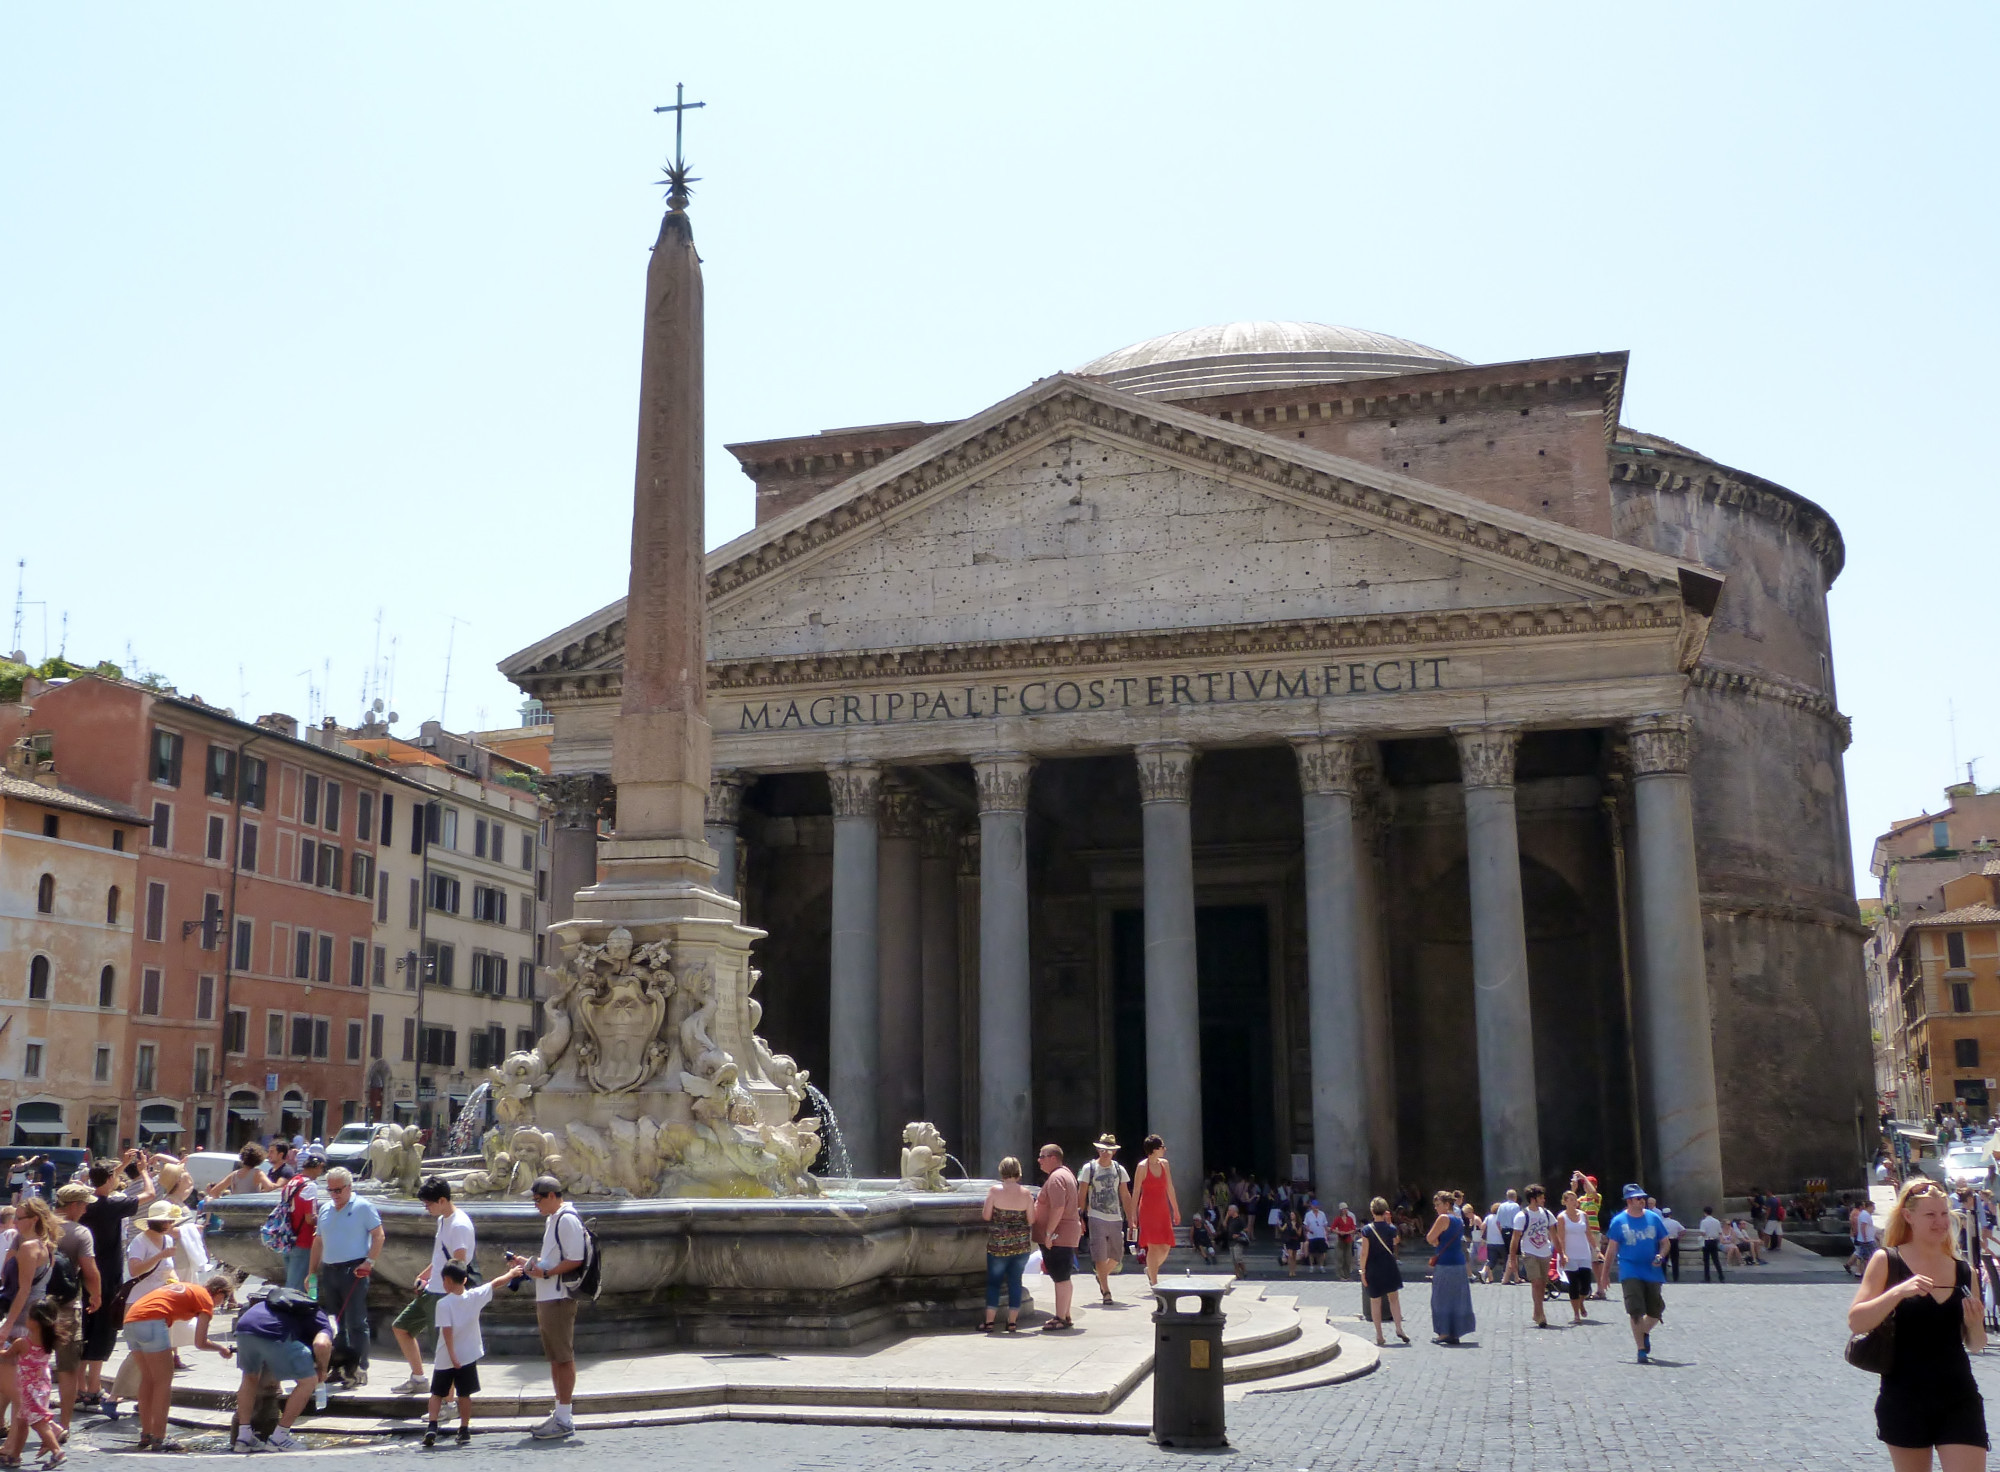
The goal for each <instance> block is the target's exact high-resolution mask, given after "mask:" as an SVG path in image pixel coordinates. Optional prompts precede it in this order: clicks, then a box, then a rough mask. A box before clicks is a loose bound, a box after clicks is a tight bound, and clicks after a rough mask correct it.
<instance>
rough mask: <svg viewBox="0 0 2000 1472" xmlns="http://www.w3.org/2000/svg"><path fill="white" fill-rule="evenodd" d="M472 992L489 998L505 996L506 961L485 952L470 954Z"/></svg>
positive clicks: (501, 957)
mask: <svg viewBox="0 0 2000 1472" xmlns="http://www.w3.org/2000/svg"><path fill="white" fill-rule="evenodd" d="M471 985H472V990H474V991H475V992H479V993H480V994H481V995H484V996H489V997H504V996H506V995H507V960H506V958H505V957H504V956H495V955H491V954H489V953H488V952H486V951H474V952H473V953H472V983H471Z"/></svg>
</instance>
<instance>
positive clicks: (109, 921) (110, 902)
mask: <svg viewBox="0 0 2000 1472" xmlns="http://www.w3.org/2000/svg"><path fill="white" fill-rule="evenodd" d="M104 923H105V924H106V925H116V924H117V923H118V886H117V885H115V884H114V885H112V886H111V888H110V889H108V890H106V891H105V892H104Z"/></svg>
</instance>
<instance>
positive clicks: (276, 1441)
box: [264, 1426, 306, 1452]
mask: <svg viewBox="0 0 2000 1472" xmlns="http://www.w3.org/2000/svg"><path fill="white" fill-rule="evenodd" d="M264 1445H265V1446H267V1447H269V1448H270V1449H271V1450H272V1451H274V1452H302V1451H305V1450H306V1444H305V1443H304V1442H303V1441H300V1440H299V1439H298V1438H297V1437H296V1436H294V1435H292V1433H291V1431H290V1429H289V1428H287V1427H284V1426H280V1427H279V1428H278V1429H277V1430H275V1431H273V1432H272V1433H271V1434H270V1436H269V1437H268V1438H266V1439H265V1442H264Z"/></svg>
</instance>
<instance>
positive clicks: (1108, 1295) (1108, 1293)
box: [1104, 1288, 1111, 1308]
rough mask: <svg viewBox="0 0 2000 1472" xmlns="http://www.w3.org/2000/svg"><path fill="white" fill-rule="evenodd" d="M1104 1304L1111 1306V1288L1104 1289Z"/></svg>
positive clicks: (1107, 1306)
mask: <svg viewBox="0 0 2000 1472" xmlns="http://www.w3.org/2000/svg"><path fill="white" fill-rule="evenodd" d="M1104 1306H1105V1307H1106V1308H1110V1307H1111V1290H1110V1289H1109V1288H1107V1289H1105V1290H1104Z"/></svg>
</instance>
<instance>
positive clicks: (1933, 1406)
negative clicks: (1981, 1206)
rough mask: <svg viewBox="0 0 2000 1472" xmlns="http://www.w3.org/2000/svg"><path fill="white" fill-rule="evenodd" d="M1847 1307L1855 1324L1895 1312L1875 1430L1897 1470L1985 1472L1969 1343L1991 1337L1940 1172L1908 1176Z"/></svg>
mask: <svg viewBox="0 0 2000 1472" xmlns="http://www.w3.org/2000/svg"><path fill="white" fill-rule="evenodd" d="M1882 1243H1883V1246H1884V1248H1885V1249H1886V1250H1885V1251H1882V1252H1878V1253H1876V1254H1875V1255H1874V1256H1873V1257H1871V1258H1870V1259H1869V1260H1868V1268H1867V1271H1866V1272H1864V1273H1863V1274H1862V1275H1861V1286H1860V1287H1859V1288H1857V1289H1856V1290H1855V1292H1854V1301H1853V1303H1851V1304H1850V1305H1849V1306H1848V1309H1847V1327H1848V1330H1849V1332H1850V1333H1854V1334H1867V1333H1870V1332H1872V1331H1873V1330H1875V1329H1877V1328H1879V1327H1881V1325H1882V1324H1884V1323H1885V1322H1887V1321H1888V1320H1889V1319H1890V1318H1891V1316H1893V1317H1894V1319H1895V1350H1894V1354H1893V1356H1892V1358H1891V1360H1890V1363H1889V1368H1888V1369H1887V1370H1885V1371H1883V1372H1882V1388H1881V1390H1880V1392H1879V1393H1878V1394H1877V1395H1876V1397H1875V1435H1876V1436H1877V1437H1878V1438H1879V1439H1880V1440H1881V1441H1882V1442H1883V1443H1884V1444H1885V1445H1886V1446H1887V1447H1888V1448H1889V1464H1890V1466H1892V1467H1893V1468H1895V1469H1896V1472H1925V1469H1928V1468H1929V1467H1930V1465H1931V1454H1932V1453H1933V1452H1935V1453H1936V1454H1937V1461H1938V1464H1939V1466H1941V1467H1942V1468H1943V1472H1984V1468H1985V1466H1986V1451H1987V1439H1986V1403H1985V1401H1984V1400H1983V1399H1982V1398H1981V1397H1980V1394H1979V1386H1978V1383H1977V1382H1976V1381H1975V1380H1974V1379H1973V1377H1972V1361H1971V1360H1970V1359H1968V1358H1967V1356H1966V1351H1967V1349H1984V1348H1985V1347H1986V1322H1985V1316H1984V1314H1983V1312H1982V1306H1981V1304H1980V1302H1979V1295H1978V1294H1977V1292H1975V1291H1974V1287H1973V1284H1974V1281H1975V1280H1974V1277H1973V1273H1972V1270H1971V1269H1970V1268H1969V1267H1967V1266H1966V1265H1965V1264H1964V1263H1963V1262H1961V1261H1959V1258H1958V1253H1957V1250H1956V1247H1955V1245H1954V1242H1953V1225H1952V1215H1951V1202H1950V1200H1949V1199H1948V1198H1947V1197H1946V1195H1945V1191H1944V1188H1943V1187H1942V1186H1940V1185H1938V1184H1937V1182H1935V1181H1932V1180H1929V1179H1927V1178H1924V1177H1918V1178H1917V1179H1915V1180H1912V1181H1911V1182H1910V1183H1909V1184H1908V1185H1906V1186H1904V1187H1903V1189H1902V1192H1901V1193H1900V1194H1899V1195H1898V1196H1897V1197H1896V1204H1895V1206H1894V1207H1893V1208H1892V1209H1891V1210H1890V1212H1889V1221H1888V1225H1887V1228H1886V1229H1885V1230H1884V1232H1883V1233H1882Z"/></svg>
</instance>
